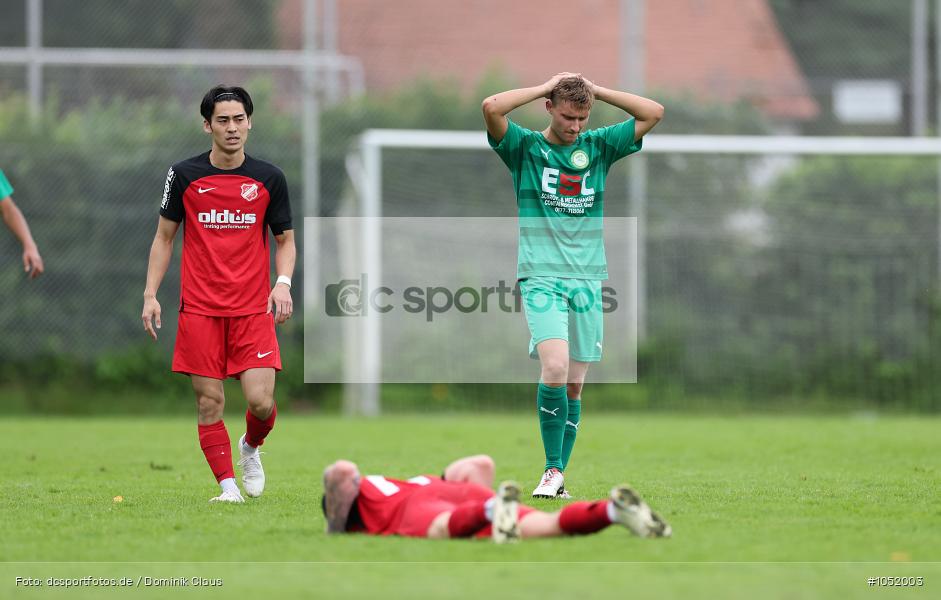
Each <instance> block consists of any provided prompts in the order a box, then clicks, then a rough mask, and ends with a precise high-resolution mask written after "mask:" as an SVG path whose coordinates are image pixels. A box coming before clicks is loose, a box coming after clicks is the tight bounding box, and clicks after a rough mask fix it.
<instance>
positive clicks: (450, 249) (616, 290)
mask: <svg viewBox="0 0 941 600" xmlns="http://www.w3.org/2000/svg"><path fill="white" fill-rule="evenodd" d="M939 156H941V143H939V142H938V141H936V140H933V139H910V138H864V137H859V138H809V137H748V136H671V135H661V136H658V135H652V136H650V137H649V139H648V140H645V146H644V150H643V152H641V153H640V154H636V155H632V156H630V157H628V158H626V159H624V160H622V161H619V162H618V163H617V164H616V165H615V166H614V168H612V170H611V172H610V173H609V174H608V176H607V185H606V188H605V195H604V204H605V242H606V252H607V258H608V262H609V267H610V269H609V270H610V279H609V280H608V281H607V282H606V283H605V287H606V288H608V290H607V291H608V292H610V293H609V294H608V297H606V298H605V300H608V301H610V300H611V299H612V298H611V297H612V296H613V299H614V303H615V305H616V308H615V309H614V310H608V309H610V302H607V304H606V306H605V315H604V318H605V331H604V359H603V360H602V361H601V363H599V364H597V365H593V366H592V369H591V370H590V371H589V377H588V381H589V382H590V383H630V382H633V381H635V380H638V379H639V381H640V383H645V382H646V383H650V382H651V381H655V382H659V383H660V384H662V385H664V386H671V387H674V388H680V389H682V390H683V392H684V393H686V394H688V395H690V396H696V395H721V394H728V393H743V394H749V393H758V394H765V393H767V394H790V393H794V394H812V393H815V392H816V391H818V390H819V389H822V390H823V391H824V392H826V391H832V390H831V389H830V388H834V389H836V388H839V389H843V390H844V391H849V392H851V391H852V388H853V386H854V385H864V384H865V383H864V382H865V381H871V376H872V374H871V373H867V371H869V370H871V369H882V370H885V369H890V370H891V368H892V365H909V364H914V363H913V362H912V361H916V362H917V361H918V360H924V359H925V357H926V356H928V354H929V353H930V352H932V348H933V345H932V339H933V338H932V337H931V336H932V335H933V334H932V332H933V328H934V327H935V326H936V322H935V318H936V309H937V302H936V301H935V298H936V290H937V288H938V285H937V283H938V272H939V267H938V252H939V250H938V249H939V236H938V231H939V217H938V215H939V211H938V180H939V175H938V173H939V168H938V164H939V162H938V161H939ZM346 167H347V172H348V175H349V178H350V186H349V195H348V198H347V202H345V203H344V205H343V206H344V208H343V211H342V213H341V214H340V215H338V216H337V217H332V218H323V219H320V220H319V221H320V222H319V223H318V224H317V225H318V226H317V227H316V228H314V227H306V228H305V230H308V231H318V232H319V234H318V237H317V239H307V240H305V249H306V250H307V251H309V250H310V249H311V248H312V247H314V245H315V244H316V247H317V248H319V255H320V257H321V260H320V262H319V263H318V268H319V270H320V275H321V277H320V281H321V282H322V283H323V285H322V286H321V289H318V290H314V292H315V293H314V294H313V295H311V294H309V293H308V294H307V296H308V297H307V298H305V301H306V302H307V303H308V307H307V310H305V380H306V381H308V382H324V381H330V382H343V383H349V384H358V385H355V386H352V387H351V389H355V390H356V392H355V394H354V395H355V399H351V400H350V405H349V406H348V407H347V409H348V411H350V412H362V413H366V414H376V413H378V411H379V410H380V401H379V398H380V390H381V385H382V384H387V383H431V382H440V383H513V382H518V383H522V382H533V381H536V379H537V378H538V375H539V368H538V361H534V360H532V359H531V358H530V357H529V347H528V345H529V330H528V328H527V326H526V319H525V316H524V315H523V313H522V312H521V311H519V310H518V308H513V307H511V310H502V308H501V306H503V305H507V306H508V305H511V304H513V302H515V297H514V296H515V295H514V293H513V292H512V291H506V288H513V287H514V285H515V268H516V235H517V234H516V232H517V227H518V224H517V219H516V203H515V198H514V194H513V186H512V182H511V180H510V176H509V174H508V173H507V171H506V168H505V167H504V165H503V164H502V163H501V161H500V160H499V158H498V157H497V156H496V155H495V154H494V153H493V152H492V151H490V149H489V147H488V145H487V143H486V139H485V136H484V134H483V133H482V132H445V131H402V130H372V131H368V132H366V133H364V134H363V135H362V136H361V138H360V143H359V145H358V147H357V148H355V149H354V150H353V151H352V152H351V153H350V155H349V156H348V158H347V165H346ZM501 286H502V288H501ZM490 288H493V289H492V290H491V291H489V292H488V289H490ZM501 289H503V290H504V291H502V292H501V291H500V290H501ZM501 294H502V295H501ZM311 296H313V297H311ZM484 296H488V298H487V301H489V304H488V305H487V307H486V308H484V306H483V305H484V302H485V299H484ZM501 303H502V304H501ZM638 349H639V353H638ZM867 378H869V379H867ZM883 379H884V378H883ZM888 380H889V381H891V377H890V378H889V379H888ZM861 382H862V383H861ZM840 386H843V387H842V388H841V387H840Z"/></svg>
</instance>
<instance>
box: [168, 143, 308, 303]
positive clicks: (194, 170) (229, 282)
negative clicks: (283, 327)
mask: <svg viewBox="0 0 941 600" xmlns="http://www.w3.org/2000/svg"><path fill="white" fill-rule="evenodd" d="M160 215H161V216H163V217H166V218H167V219H171V220H173V221H176V222H177V223H179V222H182V223H183V261H182V266H181V269H180V312H184V311H185V312H188V313H194V314H200V315H206V316H210V317H239V316H244V315H252V314H258V313H264V312H267V309H268V306H267V303H268V294H269V292H270V291H271V281H270V279H271V272H270V271H271V267H270V261H271V256H270V248H269V242H268V239H269V238H268V231H267V230H268V229H269V228H270V229H271V232H272V233H273V234H275V235H280V234H281V233H283V232H284V231H286V230H288V229H292V225H291V206H290V203H289V201H288V189H287V182H286V181H285V179H284V173H282V172H281V170H280V169H279V168H278V167H276V166H274V165H272V164H270V163H267V162H264V161H261V160H257V159H254V158H252V157H250V156H248V155H246V156H245V161H244V162H243V163H242V165H241V166H240V167H238V168H236V169H229V170H224V169H217V168H216V167H214V166H212V164H211V163H210V162H209V152H205V153H203V154H200V155H199V156H194V157H193V158H189V159H187V160H184V161H182V162H178V163H176V164H175V165H173V167H171V168H170V171H169V172H168V173H167V182H166V185H165V186H164V192H163V202H162V203H161V205H160Z"/></svg>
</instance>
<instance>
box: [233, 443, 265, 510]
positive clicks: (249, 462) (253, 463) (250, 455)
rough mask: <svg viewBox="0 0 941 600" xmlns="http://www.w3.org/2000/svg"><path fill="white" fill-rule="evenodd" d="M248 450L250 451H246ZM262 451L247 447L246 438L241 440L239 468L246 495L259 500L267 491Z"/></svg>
mask: <svg viewBox="0 0 941 600" xmlns="http://www.w3.org/2000/svg"><path fill="white" fill-rule="evenodd" d="M246 449H248V450H246ZM261 454H262V453H261V451H260V450H258V448H254V449H251V446H246V445H245V436H244V435H243V436H242V437H240V438H239V466H240V467H241V468H242V485H243V486H244V487H245V493H246V494H247V495H248V496H250V497H252V498H257V497H258V496H261V493H262V492H264V491H265V470H264V469H262V468H261Z"/></svg>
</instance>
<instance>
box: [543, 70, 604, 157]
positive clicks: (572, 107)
mask: <svg viewBox="0 0 941 600" xmlns="http://www.w3.org/2000/svg"><path fill="white" fill-rule="evenodd" d="M593 100H594V96H593V95H592V93H591V88H590V87H588V84H587V83H585V80H584V79H582V78H581V77H578V76H573V77H566V78H565V79H561V80H559V83H557V84H556V86H555V87H554V88H552V93H550V94H549V99H548V100H546V110H547V111H548V112H549V115H550V116H551V117H552V122H551V123H549V128H550V129H552V131H553V132H554V133H555V134H556V136H558V138H559V139H560V140H562V141H563V142H564V143H566V144H571V143H574V142H575V140H576V139H577V138H578V134H580V133H581V132H582V131H584V129H585V126H586V125H587V124H588V115H589V114H590V113H591V103H592V101H593Z"/></svg>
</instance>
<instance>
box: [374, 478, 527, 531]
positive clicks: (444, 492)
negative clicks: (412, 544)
mask: <svg viewBox="0 0 941 600" xmlns="http://www.w3.org/2000/svg"><path fill="white" fill-rule="evenodd" d="M494 495H495V494H494V492H493V490H491V489H488V488H485V487H483V486H481V485H476V484H471V483H454V482H448V481H437V482H434V483H432V484H430V485H427V486H424V487H423V488H421V489H419V490H417V491H416V492H415V493H414V494H412V496H411V497H410V498H409V499H408V500H407V503H406V506H405V509H404V510H403V511H402V518H401V520H400V521H399V523H398V525H397V526H396V527H395V529H394V531H392V532H391V533H393V534H396V535H406V536H412V537H425V536H426V535H427V534H428V528H429V527H431V522H432V521H434V520H435V518H436V517H437V516H438V515H440V514H441V513H445V512H452V511H453V510H454V509H455V508H457V507H458V506H459V505H461V504H463V503H464V502H467V501H468V500H477V501H481V502H482V501H485V500H487V499H488V498H491V497H493V496H494ZM533 510H535V509H533V508H530V507H528V506H523V505H522V504H521V505H520V507H519V516H520V518H522V517H523V516H525V515H526V514H528V513H531V512H532V511H533ZM490 534H491V526H490V525H487V526H486V527H484V528H483V529H481V530H480V531H478V532H477V534H476V537H490Z"/></svg>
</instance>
